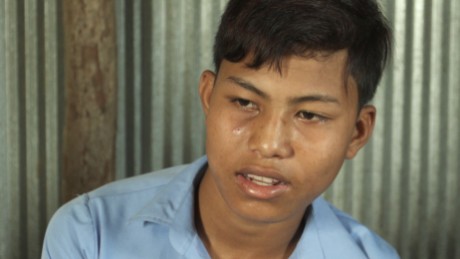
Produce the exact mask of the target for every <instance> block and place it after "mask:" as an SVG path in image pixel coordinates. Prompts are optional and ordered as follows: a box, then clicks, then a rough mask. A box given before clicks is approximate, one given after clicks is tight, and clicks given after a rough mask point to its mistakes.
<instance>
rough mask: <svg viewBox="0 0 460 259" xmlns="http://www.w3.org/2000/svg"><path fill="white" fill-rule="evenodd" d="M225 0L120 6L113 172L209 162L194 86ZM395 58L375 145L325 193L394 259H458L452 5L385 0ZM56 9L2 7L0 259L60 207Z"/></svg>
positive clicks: (458, 141)
mask: <svg viewBox="0 0 460 259" xmlns="http://www.w3.org/2000/svg"><path fill="white" fill-rule="evenodd" d="M225 2H226V1H225V0H221V1H216V0H187V1H183V0H152V1H140V0H136V1H130V0H116V16H117V28H118V29H117V37H118V40H117V44H118V77H119V78H118V95H119V96H118V134H117V140H116V141H117V155H116V168H117V169H116V176H117V178H124V177H127V176H131V175H136V174H140V173H144V172H147V171H151V170H154V169H158V168H162V167H165V166H169V165H173V164H180V163H183V162H190V161H192V160H193V159H195V158H197V157H199V156H201V155H202V154H203V153H204V123H203V115H202V113H201V109H200V107H199V102H198V95H197V83H198V79H199V76H200V73H201V70H203V69H206V68H212V63H211V61H212V45H213V34H214V32H215V29H216V26H217V23H218V21H219V16H220V14H221V11H222V10H223V8H224V5H225ZM381 3H382V6H383V8H384V11H385V13H386V14H387V17H388V19H389V20H390V23H391V24H392V26H393V28H394V34H395V51H394V58H393V60H392V62H391V64H390V66H389V67H388V69H387V71H386V73H385V76H384V78H383V80H382V82H381V86H380V89H379V90H378V93H377V96H376V98H375V101H374V103H375V105H376V106H377V109H378V116H377V117H378V119H377V126H376V129H375V132H374V136H373V138H372V141H371V142H370V143H369V144H368V146H367V147H366V148H365V149H364V150H362V152H361V153H360V154H359V155H358V157H356V158H355V159H354V160H353V161H348V162H346V164H345V165H344V168H343V172H342V173H341V174H340V175H339V177H338V178H337V180H336V182H335V183H334V184H333V186H332V187H331V188H330V189H329V190H328V191H327V193H326V194H325V196H326V197H327V198H328V199H330V200H332V202H333V203H334V204H336V205H337V206H338V207H340V208H342V209H344V210H345V211H347V212H349V213H350V214H352V215H353V216H354V217H356V218H358V219H359V220H360V221H362V222H364V223H365V224H366V225H368V226H370V227H371V228H372V229H374V230H375V231H377V232H378V233H379V234H381V235H382V236H383V237H385V238H386V239H387V240H388V241H389V242H390V243H392V244H393V245H394V246H395V247H396V248H397V249H398V251H399V252H400V254H401V256H402V258H417V259H419V258H420V259H432V258H439V259H452V258H457V259H460V201H459V200H458V197H460V164H459V160H460V116H459V114H460V104H459V99H460V47H459V42H460V15H459V14H460V1H459V0H450V1H449V0H432V1H430V0H401V1H400V0H397V1H396V0H393V1H390V0H382V1H381ZM61 15H62V14H61V11H60V6H59V1H58V0H43V1H35V0H0V197H1V199H0V208H1V210H0V258H12V259H16V258H38V257H39V253H40V250H41V240H42V236H43V231H44V229H45V227H46V222H47V221H48V219H49V218H50V217H51V215H52V214H53V212H54V211H55V210H56V208H57V207H58V206H59V198H58V197H59V193H58V190H59V177H60V168H61V167H60V163H61V159H62V154H61V145H62V144H61V138H62V137H61V135H62V121H63V118H62V112H63V109H64V104H65V101H64V99H63V97H64V94H63V90H62V89H63V88H64V87H63V75H62V66H63V58H64V57H63V56H62V54H61V52H62V51H61V48H62V29H61V25H60V23H61V20H60V19H61V18H60V17H61Z"/></svg>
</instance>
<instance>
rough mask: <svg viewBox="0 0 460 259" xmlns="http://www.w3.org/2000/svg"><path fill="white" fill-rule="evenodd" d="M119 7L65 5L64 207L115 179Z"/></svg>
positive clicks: (82, 1)
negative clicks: (75, 198)
mask: <svg viewBox="0 0 460 259" xmlns="http://www.w3.org/2000/svg"><path fill="white" fill-rule="evenodd" d="M114 2H115V1H114V0H78V1H77V0H75V1H74V0H68V1H62V9H63V15H64V16H63V21H64V26H63V29H64V48H65V50H64V59H65V61H64V63H65V74H64V77H65V80H64V81H65V92H66V94H65V96H66V99H65V107H66V108H65V120H64V123H65V124H64V133H63V138H64V139H63V149H62V152H63V164H62V169H63V170H62V181H61V201H62V202H65V201H68V200H70V199H72V198H74V197H75V196H77V195H79V194H82V193H84V192H87V191H89V190H91V189H94V188H95V187H98V186H100V185H102V184H104V183H106V182H109V181H111V180H113V179H114V175H115V160H114V158H115V134H116V94H117V93H116V92H117V91H116V90H117V80H116V26H115V3H114Z"/></svg>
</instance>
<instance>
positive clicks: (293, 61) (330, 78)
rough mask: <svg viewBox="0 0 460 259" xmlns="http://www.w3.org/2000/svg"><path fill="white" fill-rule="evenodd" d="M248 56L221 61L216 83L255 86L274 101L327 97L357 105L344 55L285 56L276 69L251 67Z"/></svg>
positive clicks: (353, 85) (352, 81) (341, 52)
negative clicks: (240, 59)
mask: <svg viewBox="0 0 460 259" xmlns="http://www.w3.org/2000/svg"><path fill="white" fill-rule="evenodd" d="M250 62H251V57H246V58H245V59H244V60H243V61H241V62H236V63H235V62H229V61H226V60H224V61H223V62H222V64H221V69H220V70H219V73H218V76H217V81H216V84H221V83H224V84H228V83H233V85H235V84H234V83H235V81H236V82H237V84H238V80H240V81H241V82H244V84H246V83H247V84H250V85H251V86H255V87H256V88H257V89H258V90H260V91H262V92H265V93H266V96H272V97H273V98H274V99H277V98H278V99H280V98H284V97H286V98H291V99H292V98H298V97H299V96H309V95H317V96H330V97H333V98H334V99H339V100H341V102H342V103H344V104H350V105H353V106H355V104H356V105H357V102H358V98H357V95H358V93H357V87H356V84H355V82H354V80H353V79H352V77H351V76H349V75H348V73H347V65H346V64H347V52H346V51H338V52H334V53H329V54H327V55H315V56H310V57H300V56H291V57H286V58H285V59H283V60H282V62H281V63H280V64H281V65H280V66H279V69H278V67H276V66H273V65H269V64H265V65H263V66H261V67H260V68H251V67H250V66H249V65H248V64H250ZM235 78H237V79H238V80H235Z"/></svg>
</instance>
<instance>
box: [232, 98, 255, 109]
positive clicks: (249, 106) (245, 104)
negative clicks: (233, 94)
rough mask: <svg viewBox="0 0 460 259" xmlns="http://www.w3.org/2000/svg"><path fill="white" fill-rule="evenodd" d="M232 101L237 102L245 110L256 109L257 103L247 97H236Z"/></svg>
mask: <svg viewBox="0 0 460 259" xmlns="http://www.w3.org/2000/svg"><path fill="white" fill-rule="evenodd" d="M232 102H233V103H235V104H236V105H237V106H238V107H239V108H240V109H243V110H256V109H257V105H256V104H255V103H253V102H251V101H249V100H247V99H243V98H234V99H232Z"/></svg>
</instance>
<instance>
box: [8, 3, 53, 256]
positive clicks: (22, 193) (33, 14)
mask: <svg viewBox="0 0 460 259" xmlns="http://www.w3.org/2000/svg"><path fill="white" fill-rule="evenodd" d="M0 16H1V18H0V26H1V28H0V33H1V35H2V36H1V39H0V42H1V43H0V53H1V54H0V60H1V61H0V82H1V83H0V84H1V87H0V88H1V90H0V91H1V92H0V96H1V97H0V102H1V105H0V107H1V108H0V114H1V115H0V116H1V118H0V119H1V121H2V122H1V127H0V141H1V143H2V145H1V147H0V156H1V159H0V177H1V184H0V186H1V187H0V196H1V197H2V201H1V207H2V213H1V216H0V218H1V221H0V224H1V225H0V229H2V231H1V235H0V258H13V259H14V258H36V257H37V255H39V254H40V253H41V243H42V239H43V233H44V230H45V228H46V224H47V221H48V219H49V218H50V217H51V215H52V214H53V213H54V212H55V210H56V208H57V207H58V204H59V201H58V189H57V187H58V186H59V182H58V171H59V169H58V168H59V158H58V157H59V151H58V141H59V138H60V137H59V136H60V131H59V129H58V125H59V123H60V121H61V120H60V118H59V116H58V110H59V109H60V108H62V107H58V106H59V104H60V103H62V100H61V99H60V95H59V94H58V92H59V90H58V85H59V80H58V71H57V70H58V69H57V67H58V53H59V48H58V47H57V45H58V43H57V42H58V35H59V34H58V33H57V30H56V26H57V17H58V12H57V3H56V1H53V0H47V1H34V0H26V1H10V0H3V1H0Z"/></svg>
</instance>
